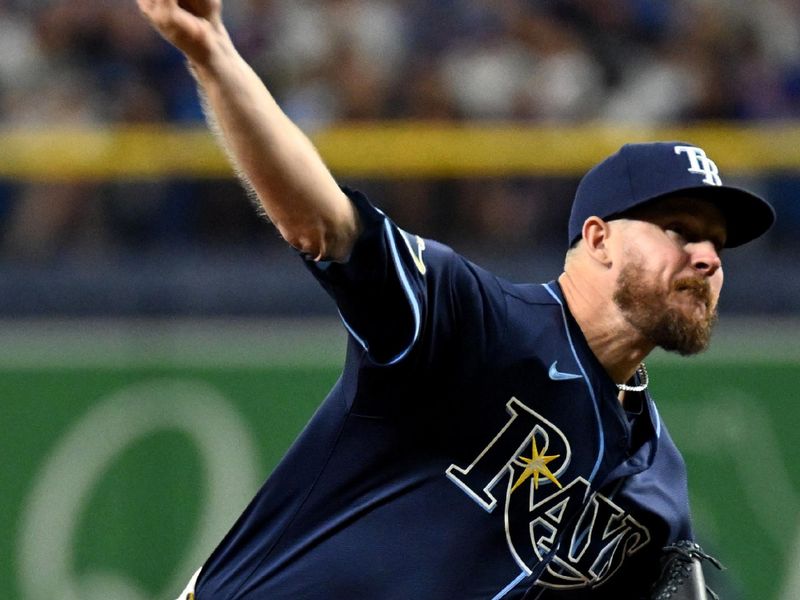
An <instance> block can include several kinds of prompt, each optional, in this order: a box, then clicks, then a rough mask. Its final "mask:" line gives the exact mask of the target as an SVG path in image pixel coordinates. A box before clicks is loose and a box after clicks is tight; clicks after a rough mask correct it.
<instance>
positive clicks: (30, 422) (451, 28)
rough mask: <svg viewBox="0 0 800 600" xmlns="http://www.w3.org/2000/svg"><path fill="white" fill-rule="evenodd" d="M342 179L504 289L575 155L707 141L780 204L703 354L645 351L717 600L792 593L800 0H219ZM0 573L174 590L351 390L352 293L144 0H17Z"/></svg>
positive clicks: (4, 79)
mask: <svg viewBox="0 0 800 600" xmlns="http://www.w3.org/2000/svg"><path fill="white" fill-rule="evenodd" d="M226 14H227V17H228V23H229V25H230V28H231V30H232V34H233V36H234V39H235V40H236V42H237V44H238V46H239V47H240V49H241V50H242V52H243V54H244V55H245V56H246V57H247V58H248V60H250V61H251V62H252V63H253V64H254V65H255V67H256V69H257V70H258V72H259V73H260V74H261V75H262V77H263V78H264V79H265V81H267V83H268V84H269V85H270V87H271V89H272V90H273V91H274V93H275V95H276V96H277V97H278V99H279V101H280V102H281V104H282V106H284V108H285V109H286V111H287V112H288V113H289V114H290V116H292V117H293V118H294V119H296V120H297V121H298V122H299V123H300V124H301V126H302V127H303V128H304V129H305V130H306V131H308V132H309V133H310V134H311V135H312V137H313V138H314V139H315V141H316V142H317V143H318V146H319V147H320V150H321V152H322V154H323V156H324V157H325V158H326V160H327V161H328V163H329V164H330V165H331V166H332V168H333V170H334V171H335V173H336V175H337V176H338V177H339V179H340V180H341V181H343V182H346V183H348V184H350V185H353V186H355V187H359V188H361V189H363V190H365V191H367V192H368V193H369V194H370V195H371V196H372V197H373V198H374V199H375V200H376V202H377V203H378V204H379V205H381V206H382V207H384V208H385V209H386V210H387V212H389V213H390V214H391V215H392V216H393V217H394V218H395V219H396V220H397V221H398V222H399V223H400V224H401V225H402V226H404V227H405V228H407V229H410V230H412V231H415V232H417V233H420V234H423V235H426V236H430V237H435V238H438V239H441V240H443V241H445V242H448V243H450V244H451V245H453V246H454V247H456V248H457V249H458V250H459V251H461V252H462V253H464V254H466V255H467V256H469V257H470V258H472V259H474V260H476V261H478V262H480V263H482V264H484V265H486V266H489V267H490V268H492V269H494V270H496V271H497V272H498V273H501V274H503V275H505V276H507V277H509V278H512V279H516V280H533V281H537V280H547V279H549V278H552V277H554V276H555V275H556V274H557V273H558V271H559V267H560V262H561V259H562V257H563V251H564V243H565V240H564V238H565V235H566V234H565V223H566V216H567V214H568V210H569V203H570V199H571V195H572V193H573V192H574V189H575V185H576V183H577V179H578V178H579V176H580V174H581V173H582V172H583V171H584V170H585V169H586V168H587V167H588V166H589V165H591V164H592V163H593V162H595V161H596V160H598V159H599V158H601V157H602V156H604V155H605V154H607V153H608V152H611V151H613V150H614V149H616V147H617V146H618V145H619V144H620V143H622V142H624V141H630V140H644V139H683V140H686V141H690V142H693V143H697V144H699V145H702V146H703V147H705V149H706V150H707V151H708V152H709V154H710V155H711V156H712V157H713V158H714V159H715V160H716V161H717V163H718V164H719V166H720V168H721V170H722V173H723V175H726V177H725V179H726V183H740V184H742V185H747V186H749V187H752V188H754V189H756V190H759V191H761V192H763V193H764V194H765V195H766V196H767V197H769V198H770V199H771V200H772V201H773V203H774V204H775V205H776V208H777V210H778V214H779V222H778V224H777V226H776V227H775V228H774V229H773V230H772V231H771V232H770V233H769V234H768V235H767V236H765V237H764V238H763V239H762V240H760V241H758V242H756V243H754V244H752V245H751V246H749V247H748V248H747V249H746V250H741V251H737V250H733V251H730V252H728V253H726V255H725V257H724V259H725V263H726V268H727V273H728V277H727V281H726V289H725V292H724V294H723V301H722V305H721V325H720V329H719V332H718V335H717V339H716V345H715V347H714V348H713V349H712V350H711V351H710V352H709V353H707V354H706V355H704V356H703V357H700V358H698V359H696V360H688V361H687V360H681V359H676V358H673V357H670V356H666V355H664V354H659V355H658V356H656V357H654V358H653V360H652V361H650V365H649V366H650V371H651V373H652V376H653V388H654V393H655V395H656V397H657V398H658V399H660V404H659V406H660V408H661V410H662V412H663V413H664V415H665V418H666V420H667V422H668V423H669V425H670V430H671V432H672V433H673V436H674V437H675V438H676V441H677V442H678V444H679V446H681V448H682V449H683V450H684V452H685V455H686V458H687V462H688V465H689V470H690V478H691V483H692V502H693V505H694V508H695V512H696V520H697V529H698V531H699V533H700V536H701V539H702V541H703V543H704V545H706V546H707V547H708V549H710V550H711V551H712V552H713V553H715V554H717V555H718V556H719V557H720V558H721V559H722V561H723V562H724V563H726V564H727V565H728V566H729V571H728V573H727V575H726V576H724V577H723V578H721V579H720V580H719V581H718V583H717V585H718V587H720V588H721V590H722V591H723V598H725V599H726V600H728V599H734V600H735V599H737V598H740V599H750V598H758V599H759V600H760V599H762V598H763V599H773V598H774V599H780V600H790V599H792V600H793V599H795V598H798V597H800V520H798V506H800V498H798V496H799V495H800V468H798V466H797V465H798V464H800V463H799V461H798V458H800V457H799V456H798V446H797V441H796V440H797V434H796V430H795V427H796V426H797V424H798V422H799V421H800V408H798V406H797V401H796V398H797V393H796V390H797V389H798V387H800V343H798V341H797V340H798V334H800V304H799V303H798V298H799V297H800V268H799V267H798V266H797V257H798V251H799V250H800V238H799V237H798V235H797V231H798V226H799V225H800V201H798V195H800V194H799V193H800V121H799V120H798V119H800V3H798V2H797V1H796V0H762V1H761V2H758V3H752V2H745V1H744V0H718V1H712V0H705V1H700V0H693V1H691V2H689V1H681V0H677V1H671V2H666V1H661V2H659V1H656V0H616V1H611V0H597V1H593V2H591V3H587V2H578V1H577V0H574V1H569V0H553V1H551V2H546V3H544V2H543V3H533V2H522V1H519V0H504V1H500V2H493V3H491V4H490V3H484V2H474V1H469V0H460V1H457V0H439V1H437V2H432V1H426V2H423V1H421V0H375V1H366V0H325V1H322V0H313V1H312V0H305V1H295V2H290V1H288V0H280V1H279V0H274V1H269V0H253V1H245V0H240V1H234V0H229V1H228V2H227V6H226ZM0 125H2V129H0V217H2V221H1V226H0V318H2V327H0V355H1V356H2V359H1V360H0V423H2V428H3V436H2V438H0V452H1V453H2V456H3V461H2V467H1V468H0V508H2V510H0V531H2V532H3V533H4V535H3V536H2V538H0V594H1V595H2V596H3V597H7V598H19V599H22V600H39V599H45V598H46V599H48V600H50V599H53V598H58V599H62V598H63V599H68V600H72V599H75V600H78V599H80V600H93V599H100V598H103V599H107V598H114V599H116V600H145V599H151V598H152V599H155V598H171V597H173V596H174V595H175V594H176V593H177V592H178V591H179V590H180V588H181V587H182V583H183V582H184V580H185V579H186V577H187V576H188V574H189V573H190V572H191V571H192V570H193V569H194V568H195V566H196V565H197V564H199V562H200V561H201V560H202V558H203V557H204V556H205V555H206V554H207V553H208V551H209V550H210V549H211V547H213V544H214V542H215V540H217V539H218V538H219V537H220V536H221V535H222V534H223V533H224V531H225V530H226V529H227V527H228V525H229V524H230V522H231V521H232V519H233V518H235V516H236V515H237V514H238V513H239V511H240V510H241V508H242V507H243V505H244V503H245V502H246V501H247V499H248V498H249V497H250V496H251V495H252V493H253V492H254V491H255V489H256V488H257V486H258V485H259V484H260V482H261V481H262V480H263V478H264V477H265V476H266V475H267V474H268V472H269V470H270V469H271V468H272V466H274V464H275V462H276V461H277V460H278V459H279V457H280V455H281V454H282V453H283V451H284V450H285V448H286V447H287V446H288V444H289V443H290V442H291V440H292V439H293V437H294V435H295V434H296V433H297V431H299V429H300V428H301V427H302V425H303V423H304V422H305V420H306V419H307V418H308V416H309V415H310V414H311V412H312V411H313V410H314V407H315V405H316V403H317V402H318V401H319V400H320V399H321V398H322V396H323V395H324V393H325V391H326V390H327V388H328V387H329V386H330V384H331V383H332V382H333V381H334V380H335V378H336V375H337V365H338V364H339V363H340V360H341V355H342V351H343V345H344V338H343V334H342V332H341V331H340V329H339V327H338V326H337V324H336V322H335V311H334V310H333V308H332V307H331V305H330V303H329V302H328V301H327V299H326V298H325V297H324V294H323V293H322V292H321V291H319V290H318V289H317V288H316V286H315V285H314V283H313V282H312V281H311V280H310V277H309V276H308V275H307V274H306V273H305V272H304V270H303V269H302V267H300V266H299V265H298V264H297V259H296V257H294V256H293V253H292V252H291V251H290V250H288V249H287V248H286V247H285V246H284V245H283V243H282V242H281V241H280V240H279V239H277V236H276V235H275V234H274V232H273V231H272V230H271V228H270V227H269V226H268V225H267V224H265V223H263V222H262V221H260V220H259V219H258V218H257V217H256V216H255V215H254V212H253V211H252V209H251V208H250V207H249V205H248V202H247V199H246V198H245V195H244V193H243V192H242V191H241V189H240V187H239V186H238V184H237V183H236V182H235V181H234V180H233V179H232V177H231V174H230V169H229V168H228V167H227V166H226V164H225V161H224V159H223V157H222V155H221V153H220V152H219V151H218V150H216V148H215V146H214V143H213V140H211V139H210V137H209V136H208V134H207V133H206V132H205V128H204V126H203V123H202V115H201V111H200V108H199V105H198V102H197V100H196V95H195V92H194V86H193V84H192V81H191V78H190V77H189V76H188V75H187V74H186V72H185V69H184V66H183V62H182V60H181V59H180V57H179V56H178V55H177V54H176V53H175V52H174V51H171V50H170V49H169V48H168V47H167V46H166V45H165V44H164V43H162V42H161V41H160V40H158V39H157V37H155V36H154V35H153V34H152V33H151V32H150V31H149V30H148V29H147V26H146V24H145V23H144V22H143V21H142V20H141V19H140V17H139V16H138V13H137V11H136V9H135V6H134V3H133V2H132V1H131V2H124V3H123V2H116V3H113V4H111V3H82V2H77V3H76V2H66V1H62V0H48V1H45V0H37V1H31V0H27V1H23V0H0Z"/></svg>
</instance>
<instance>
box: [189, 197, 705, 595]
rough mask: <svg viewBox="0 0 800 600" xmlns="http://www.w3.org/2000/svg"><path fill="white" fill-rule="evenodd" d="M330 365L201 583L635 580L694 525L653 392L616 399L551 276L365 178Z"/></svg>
mask: <svg viewBox="0 0 800 600" xmlns="http://www.w3.org/2000/svg"><path fill="white" fill-rule="evenodd" d="M350 195H351V198H352V199H353V201H354V202H355V204H356V207H357V209H358V211H359V213H360V215H361V219H362V222H363V225H364V231H363V234H362V235H361V236H360V238H359V240H358V241H357V242H356V244H355V247H354V249H353V252H352V255H351V257H350V259H349V260H348V262H347V263H346V264H338V263H314V262H312V261H306V262H307V264H308V266H309V268H310V269H311V271H312V272H313V273H314V275H315V276H316V277H317V278H318V279H319V281H320V282H321V284H322V285H323V286H324V287H325V289H326V290H327V291H328V292H329V293H330V294H331V295H332V296H333V298H334V299H335V300H336V302H337V305H338V307H339V310H340V313H341V315H342V319H343V321H344V323H345V324H346V326H347V328H348V330H349V331H350V334H351V335H350V337H349V342H348V351H347V358H346V362H345V366H344V370H343V373H342V376H341V378H340V379H339V381H338V382H337V383H336V385H335V386H334V388H333V389H332V390H331V392H330V394H329V395H328V397H327V398H326V399H325V401H324V402H323V404H322V405H321V406H320V408H319V409H318V411H317V412H316V414H315V415H314V416H313V418H312V419H311V421H310V422H309V424H308V425H307V426H306V428H305V430H304V431H303V432H302V434H301V435H300V436H299V438H298V439H297V440H296V442H295V443H294V444H293V446H292V447H291V448H290V450H289V451H288V453H287V455H286V456H285V457H284V459H283V461H282V462H281V463H280V464H279V466H278V467H277V468H276V470H275V471H274V472H273V474H272V475H271V476H270V478H269V479H268V480H267V482H266V483H265V484H264V486H263V487H262V488H261V490H260V491H259V492H258V494H257V496H256V497H255V498H254V499H253V501H252V502H251V504H250V505H249V506H248V507H247V509H246V510H245V512H244V513H243V514H242V516H241V517H240V518H239V520H238V521H237V523H236V524H235V526H234V527H233V529H232V530H231V531H230V532H229V533H228V535H227V536H226V537H225V538H224V540H223V541H222V542H221V544H220V545H219V547H218V548H217V549H216V550H215V551H214V553H213V554H212V556H211V557H210V558H209V560H208V561H207V562H206V564H205V565H204V567H203V571H202V573H201V575H200V579H199V582H198V585H197V597H198V598H199V600H223V599H231V600H232V599H238V598H248V599H284V598H285V599H291V600H297V599H300V598H302V599H305V600H314V599H351V598H365V599H366V598H369V599H397V600H408V599H409V598H420V599H429V600H438V599H441V600H453V599H459V600H466V599H471V598H475V599H492V598H507V599H512V598H517V599H519V598H528V599H538V598H543V599H547V598H564V599H566V598H598V597H603V598H633V599H636V598H640V597H643V596H644V595H645V594H646V592H647V589H648V588H649V586H650V585H651V583H652V582H653V581H654V579H655V578H656V576H657V572H656V569H657V560H658V555H659V554H660V551H661V548H662V547H663V546H664V545H666V544H668V543H670V542H672V541H675V540H678V539H690V538H691V537H692V535H691V531H690V522H689V509H688V500H687V488H686V470H685V466H684V463H683V460H682V458H681V456H680V454H679V452H678V450H677V449H676V448H675V446H674V444H673V442H672V440H671V439H670V437H669V435H668V434H667V431H666V429H665V427H664V426H663V424H662V423H661V421H660V420H659V417H658V413H657V411H656V407H655V404H654V403H653V401H652V399H651V398H650V397H649V396H648V395H646V394H639V395H638V397H639V398H638V399H639V407H638V409H637V410H634V411H633V412H631V413H628V412H626V411H625V410H623V408H622V406H621V405H620V402H619V401H618V398H617V394H618V390H617V387H616V385H615V384H614V382H613V381H611V379H610V378H609V377H608V375H607V374H606V372H605V370H604V369H603V368H602V366H601V365H600V363H599V362H598V361H597V359H596V358H595V356H594V355H593V354H592V352H591V350H590V349H589V347H588V345H587V343H586V341H585V339H584V337H583V335H582V333H581V331H580V328H579V327H578V326H577V324H576V322H575V321H574V320H573V318H572V317H571V315H570V313H569V310H568V308H567V306H566V303H565V302H564V299H563V296H562V294H561V290H560V289H559V286H558V284H557V283H556V282H550V283H548V284H544V285H517V284H511V283H508V282H506V281H503V280H502V279H500V278H498V277H496V276H494V275H492V274H491V273H489V272H487V271H485V270H482V269H481V268H479V267H477V266H475V265H473V264H471V263H470V262H469V261H467V260H465V259H464V258H463V257H461V256H459V255H458V254H456V253H455V252H453V251H452V250H451V249H449V248H447V247H446V246H443V245H441V244H438V243H436V242H434V241H429V240H423V239H421V238H419V237H417V236H414V235H411V234H408V233H406V232H404V231H402V230H401V229H399V228H398V227H397V226H395V225H394V224H393V223H392V222H391V221H390V220H389V219H388V218H386V217H385V216H384V215H383V213H381V212H380V211H378V210H377V209H375V208H374V207H372V206H371V205H370V204H369V202H368V201H367V200H366V199H365V198H364V197H363V196H361V195H360V194H357V193H351V194H350Z"/></svg>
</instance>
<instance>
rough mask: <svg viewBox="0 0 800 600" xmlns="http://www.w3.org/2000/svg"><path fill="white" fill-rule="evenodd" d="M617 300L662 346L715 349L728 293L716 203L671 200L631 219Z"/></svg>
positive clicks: (636, 324)
mask: <svg viewBox="0 0 800 600" xmlns="http://www.w3.org/2000/svg"><path fill="white" fill-rule="evenodd" d="M625 221H626V223H625V225H626V226H625V227H624V230H623V233H622V235H623V236H624V238H623V244H622V250H623V251H622V259H621V261H620V263H621V264H620V270H619V273H618V276H617V280H616V289H615V292H614V296H613V298H614V302H615V303H616V304H617V306H618V307H619V309H620V310H621V311H622V314H623V316H624V317H625V319H626V320H627V321H628V322H629V323H630V324H631V325H633V326H634V327H635V328H636V329H637V330H638V331H639V333H640V334H642V335H643V336H644V337H645V338H646V339H648V340H649V341H651V342H652V343H653V344H655V345H656V346H660V347H661V348H664V349H665V350H669V351H674V352H678V353H680V354H684V355H688V354H696V353H698V352H702V351H703V350H705V349H706V348H707V347H708V343H709V340H710V337H711V330H712V328H713V325H714V322H715V321H716V317H717V302H718V300H719V294H720V291H721V289H722V279H723V275H722V266H721V262H720V258H719V253H720V251H721V248H722V246H723V244H724V242H725V232H726V230H725V220H724V218H723V216H722V214H721V213H720V211H719V210H718V209H717V208H716V207H715V206H714V205H712V204H710V203H708V202H705V201H701V200H696V199H689V198H680V197H678V198H669V199H665V200H662V201H657V202H656V203H651V204H649V205H647V206H646V207H644V208H641V209H638V210H636V211H635V212H632V213H630V214H629V215H626V219H625Z"/></svg>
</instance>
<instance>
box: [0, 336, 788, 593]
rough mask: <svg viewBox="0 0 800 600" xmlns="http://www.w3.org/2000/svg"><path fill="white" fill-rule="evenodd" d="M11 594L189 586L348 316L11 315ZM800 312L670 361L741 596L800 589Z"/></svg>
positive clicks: (694, 473)
mask: <svg viewBox="0 0 800 600" xmlns="http://www.w3.org/2000/svg"><path fill="white" fill-rule="evenodd" d="M2 329H3V333H2V334H0V341H1V342H2V350H0V359H1V360H0V422H2V430H3V436H2V438H0V452H2V456H3V461H2V467H0V491H1V492H2V493H0V529H1V530H2V532H3V534H4V535H3V536H2V537H0V597H3V598H11V599H16V598H19V599H22V600H101V599H103V600H109V599H113V600H151V599H153V600H155V599H164V598H174V597H175V596H176V595H177V593H178V592H179V591H180V589H181V588H182V586H183V584H184V583H185V580H186V579H187V578H188V577H189V575H190V574H191V572H192V571H193V570H194V568H196V566H198V565H199V564H200V562H202V560H203V558H204V557H205V556H206V555H207V554H208V552H209V551H210V550H211V549H212V548H213V546H214V544H215V542H216V541H217V540H218V539H219V538H220V537H221V536H222V535H223V534H224V532H225V531H226V530H227V528H228V527H229V525H230V524H231V522H232V521H233V519H234V518H235V517H236V516H237V515H238V513H239V512H240V511H241V510H242V508H243V507H244V506H245V504H246V502H247V501H248V499H249V498H250V497H251V496H252V494H253V493H254V492H255V490H256V489H257V488H258V486H259V485H260V484H261V482H262V481H263V479H264V478H265V477H266V476H267V475H268V474H269V472H270V470H271V469H272V468H273V467H274V465H275V464H276V462H277V461H278V460H279V458H280V456H281V455H282V454H283V452H284V451H285V449H286V448H287V447H288V445H289V444H290V443H291V441H292V440H293V439H294V437H295V436H296V435H297V433H298V432H299V431H300V429H301V428H302V427H303V425H304V423H305V422H306V420H307V419H308V417H309V416H310V415H311V413H312V412H313V411H314V409H315V407H316V405H317V404H318V403H319V401H320V400H321V399H322V398H323V397H324V395H325V393H326V391H327V390H328V388H329V387H330V386H331V385H332V384H333V382H334V381H335V380H336V377H337V376H338V364H339V363H340V361H341V358H342V354H343V347H344V337H343V335H342V333H341V332H340V330H339V328H338V326H337V325H336V324H335V323H329V322H320V323H309V322H305V321H304V322H286V323H275V322H270V323H219V322H217V323H212V322H204V323H185V322H183V323H182V322H171V323H169V324H166V323H163V322H161V323H147V322H136V323H131V322H125V323H118V322H117V323H108V322H103V323H98V322H82V323H18V322H15V323H6V324H5V326H4V327H3V328H2ZM798 332H800V328H798V325H797V323H793V322H785V323H769V322H765V321H752V322H737V324H736V327H732V328H730V329H728V330H723V331H721V332H720V335H719V337H720V340H719V344H718V345H719V350H715V351H712V352H710V353H709V354H708V355H707V356H705V357H702V358H698V359H694V360H676V359H673V358H669V357H667V356H665V355H659V356H656V357H654V358H653V359H652V360H651V362H650V364H649V370H650V374H651V378H652V387H653V390H654V394H655V396H656V398H657V400H658V401H659V408H660V411H661V414H662V416H663V418H664V420H665V421H666V422H667V424H668V427H669V430H670V432H671V434H672V436H673V437H674V438H675V440H676V442H677V443H678V445H679V446H680V447H681V449H682V450H683V452H684V454H685V456H686V460H687V463H688V466H689V474H690V484H691V491H692V502H693V506H694V510H695V515H696V529H697V530H698V532H699V536H700V538H701V540H702V541H703V543H704V545H705V546H706V547H707V548H708V549H709V550H711V551H712V552H713V553H714V554H716V555H718V556H719V557H720V558H721V560H722V561H723V562H724V563H725V564H726V565H727V566H728V571H727V573H726V575H725V576H724V577H723V578H722V579H719V578H716V579H715V581H716V585H717V586H718V587H720V588H721V591H723V594H722V597H723V598H725V599H726V600H731V599H733V600H735V599H736V598H742V599H751V598H752V599H756V598H757V599H758V600H770V599H776V600H790V599H796V598H800V576H799V575H798V572H800V518H798V515H799V513H798V507H799V506H800V450H799V449H798V444H797V439H798V436H797V429H796V427H797V426H798V423H800V403H799V402H798V392H797V390H798V389H800V348H798V345H797V342H796V340H797V339H798V338H797V334H798Z"/></svg>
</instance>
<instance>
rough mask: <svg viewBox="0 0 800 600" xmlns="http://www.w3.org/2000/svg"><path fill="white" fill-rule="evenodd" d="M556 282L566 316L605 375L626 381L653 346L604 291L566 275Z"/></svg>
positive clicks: (621, 381) (562, 275) (618, 381)
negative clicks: (577, 328) (578, 328)
mask: <svg viewBox="0 0 800 600" xmlns="http://www.w3.org/2000/svg"><path fill="white" fill-rule="evenodd" d="M558 283H559V285H561V290H562V291H563V293H564V300H565V301H566V303H567V306H568V307H569V310H570V313H572V316H573V317H574V319H575V321H576V322H577V323H578V326H579V327H580V329H581V331H582V332H583V335H584V337H585V338H586V342H587V344H588V345H589V348H590V349H591V351H592V352H593V353H594V355H595V356H596V357H597V360H599V361H600V364H601V365H603V368H605V370H606V373H608V375H609V377H611V379H612V381H614V382H615V383H625V382H626V381H628V380H629V379H630V378H631V377H633V374H634V373H635V372H636V368H637V367H638V366H639V364H640V363H641V362H642V361H643V360H644V359H645V357H646V356H647V355H648V354H650V352H651V351H652V350H653V348H654V346H653V344H652V343H651V342H649V341H647V340H645V339H644V338H643V337H642V336H641V334H640V333H639V332H638V331H636V330H635V329H634V328H633V327H632V326H631V324H630V323H628V321H627V320H625V317H624V316H623V315H622V313H621V312H620V310H619V308H617V305H616V303H615V302H614V300H613V298H612V297H611V294H610V293H609V292H608V290H605V289H601V288H600V287H599V286H592V285H591V282H590V281H588V280H583V279H578V278H576V277H574V276H571V275H570V274H569V273H562V274H561V276H560V277H559V278H558Z"/></svg>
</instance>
